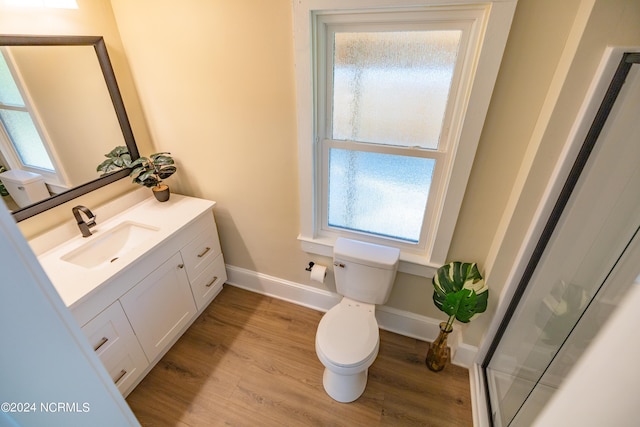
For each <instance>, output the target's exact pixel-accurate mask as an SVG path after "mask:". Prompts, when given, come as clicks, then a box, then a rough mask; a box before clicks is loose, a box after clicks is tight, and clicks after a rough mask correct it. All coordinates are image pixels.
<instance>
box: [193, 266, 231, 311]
mask: <svg viewBox="0 0 640 427" xmlns="http://www.w3.org/2000/svg"><path fill="white" fill-rule="evenodd" d="M226 280H227V270H226V269H225V266H224V258H223V256H222V254H220V255H218V257H217V258H216V259H215V260H214V261H213V262H212V263H210V264H209V265H207V266H206V268H205V269H204V271H203V272H202V274H200V275H199V276H198V277H197V278H196V279H195V280H193V281H192V282H191V290H192V291H193V297H194V299H195V300H196V306H197V307H198V311H202V310H203V309H204V308H205V307H206V306H207V305H209V303H210V302H211V300H212V299H213V298H214V297H215V296H216V295H217V294H218V292H220V290H221V289H222V284H223V283H224V282H225V281H226Z"/></svg>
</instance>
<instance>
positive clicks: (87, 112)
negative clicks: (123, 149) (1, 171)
mask: <svg viewBox="0 0 640 427" xmlns="http://www.w3.org/2000/svg"><path fill="white" fill-rule="evenodd" d="M0 50H1V51H2V54H3V55H4V58H9V59H8V60H7V61H6V62H7V63H8V64H10V65H8V67H10V68H11V70H12V71H11V74H13V75H14V76H18V80H19V82H18V83H17V85H18V86H19V92H20V94H22V95H23V96H22V98H24V99H25V104H28V105H29V109H30V111H29V113H30V114H32V116H35V117H36V120H34V122H36V123H37V129H38V131H37V133H38V134H39V135H40V139H41V140H43V141H45V144H44V145H45V146H47V144H48V148H45V149H43V150H44V151H43V152H45V153H47V154H48V157H49V158H51V167H44V168H41V169H39V170H37V173H38V174H39V175H43V176H45V181H46V183H47V187H48V191H49V193H51V196H50V197H48V198H45V199H43V200H41V201H39V202H36V203H33V204H31V205H28V206H24V207H22V208H20V207H17V205H13V206H14V207H16V209H13V216H14V219H15V220H16V221H21V220H24V219H27V218H30V217H32V216H34V215H37V214H39V213H41V212H44V211H46V210H48V209H51V208H53V207H55V206H58V205H60V204H62V203H65V202H68V201H69V200H72V199H74V198H76V197H79V196H81V195H83V194H86V193H88V192H91V191H93V190H96V189H98V188H100V187H103V186H105V185H107V184H110V183H112V182H115V181H117V180H119V179H121V178H124V177H126V176H128V174H129V171H128V170H121V171H116V172H112V173H110V174H107V175H104V176H100V175H99V174H98V172H96V166H97V165H98V164H99V163H100V162H102V161H103V160H104V154H105V153H108V152H109V151H111V149H113V148H114V147H116V146H118V145H126V146H127V147H128V149H129V153H131V156H132V158H134V159H136V158H138V157H139V154H138V148H137V146H136V143H135V139H134V136H133V132H132V130H131V126H130V124H129V119H128V117H127V113H126V111H125V108H124V103H123V101H122V97H121V95H120V91H119V89H118V84H117V82H116V79H115V74H114V72H113V68H112V66H111V62H110V60H109V56H108V54H107V49H106V45H105V43H104V40H103V38H102V37H100V36H95V37H93V36H0ZM0 59H2V58H0ZM5 71H6V70H5ZM7 74H9V72H6V73H5V75H7ZM0 77H2V76H1V75H0ZM0 83H3V82H0ZM2 87H5V85H4V84H2V85H0V88H2ZM16 93H17V92H16ZM8 96H9V95H6V96H5V94H3V93H0V102H2V100H3V97H4V98H7V97H8ZM3 112H4V111H3ZM0 118H2V117H0ZM3 122H5V120H4V119H3ZM6 122H7V123H8V127H7V126H4V127H0V132H2V135H0V138H4V141H0V143H4V144H5V145H6V144H7V143H8V144H11V143H10V142H9V140H8V137H7V135H8V134H9V133H11V126H12V124H11V123H10V122H11V120H6ZM7 128H8V129H9V130H7ZM36 139H37V138H36ZM24 144H25V145H26V146H27V149H30V148H31V147H32V146H33V145H39V144H40V142H39V141H38V142H36V143H34V142H32V140H31V139H29V138H24ZM20 162H21V157H20V155H16V154H15V153H14V152H13V151H12V150H11V149H9V148H8V146H5V147H3V148H0V164H1V165H4V166H5V167H6V168H7V169H23V167H22V166H20V165H18V163H20ZM47 169H51V170H47ZM29 170H30V171H32V172H34V170H33V169H29ZM8 197H9V196H8ZM8 197H7V199H8ZM9 209H10V210H12V209H11V207H9Z"/></svg>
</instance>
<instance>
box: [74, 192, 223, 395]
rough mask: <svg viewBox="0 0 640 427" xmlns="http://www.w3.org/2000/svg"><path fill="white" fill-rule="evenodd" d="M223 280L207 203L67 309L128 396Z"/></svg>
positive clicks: (216, 291) (219, 249)
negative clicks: (167, 235)
mask: <svg viewBox="0 0 640 427" xmlns="http://www.w3.org/2000/svg"><path fill="white" fill-rule="evenodd" d="M172 197H173V196H172ZM226 280H227V274H226V270H225V264H224V258H223V255H222V250H221V247H220V241H219V238H218V232H217V229H216V224H215V220H214V217H213V213H212V212H211V210H209V211H207V212H204V213H202V214H201V215H199V216H197V217H196V218H195V219H193V220H192V221H190V222H189V223H188V224H187V225H185V226H184V227H183V228H181V229H179V230H178V231H176V232H175V233H174V234H173V235H171V236H170V237H168V238H167V239H166V240H164V241H163V242H161V244H159V245H157V246H156V247H155V248H153V249H151V250H149V251H148V252H147V253H146V254H144V255H143V256H141V257H140V258H139V259H138V260H137V261H135V262H133V263H132V264H131V265H130V266H129V267H128V268H127V269H125V270H123V271H122V272H121V273H120V274H118V275H117V276H114V277H113V278H112V279H110V280H109V282H107V283H105V284H104V285H103V286H101V288H100V290H99V291H96V292H95V293H94V294H93V295H92V296H91V297H90V298H87V299H85V300H84V301H82V303H80V304H76V305H74V306H73V307H72V309H71V311H72V314H73V315H74V317H75V318H76V320H77V321H78V323H80V325H83V326H82V330H83V331H84V333H85V335H86V336H87V338H88V339H89V342H90V343H91V345H92V346H93V348H94V349H95V351H96V354H97V355H98V356H99V357H100V360H101V361H102V362H103V364H104V365H105V367H106V369H107V371H108V372H109V374H110V375H111V378H113V380H114V382H115V383H116V385H117V387H118V389H119V390H120V392H121V393H122V394H123V395H124V396H125V397H126V396H127V395H128V394H129V393H130V392H131V391H132V390H133V388H134V387H135V386H136V385H137V384H138V383H139V382H140V381H141V380H142V378H143V377H144V376H145V375H146V374H147V373H148V372H149V371H150V370H151V368H153V366H154V365H155V364H156V363H157V362H158V361H159V360H160V358H161V357H162V356H163V355H164V354H165V353H166V352H167V351H168V350H169V348H170V347H171V346H172V345H173V344H174V343H175V342H176V341H177V340H178V338H180V336H181V335H182V334H183V333H184V332H185V331H186V329H187V328H188V327H189V326H190V325H191V324H192V323H193V321H194V320H195V319H196V318H197V316H198V315H199V314H200V313H201V312H202V311H203V310H204V309H205V308H206V307H207V306H208V305H209V303H210V302H211V301H212V300H213V299H214V298H215V296H216V295H217V294H218V293H219V292H220V291H221V290H222V285H223V283H224V282H225V281H226Z"/></svg>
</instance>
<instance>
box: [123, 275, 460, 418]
mask: <svg viewBox="0 0 640 427" xmlns="http://www.w3.org/2000/svg"><path fill="white" fill-rule="evenodd" d="M322 314H323V313H320V312H317V311H315V310H312V309H309V308H305V307H301V306H298V305H295V304H291V303H287V302H284V301H281V300H278V299H274V298H270V297H266V296H263V295H259V294H256V293H253V292H248V291H245V290H242V289H239V288H235V287H232V286H227V285H225V288H224V289H223V290H222V292H221V293H220V295H218V297H217V298H216V299H215V300H214V302H213V303H211V305H210V306H209V307H208V308H207V309H206V310H205V311H204V313H203V314H202V315H201V316H200V317H199V318H198V319H197V320H196V321H195V322H194V324H193V325H192V326H191V328H190V329H189V330H188V331H187V332H186V333H185V334H184V335H183V336H182V337H181V338H180V340H179V341H178V342H177V343H176V344H175V345H174V346H173V348H172V349H171V350H169V352H168V353H167V354H166V355H165V356H164V358H163V359H162V360H161V361H160V362H159V363H158V364H157V365H156V366H155V367H154V368H153V370H152V371H151V372H150V373H149V375H147V377H146V378H145V379H144V380H143V381H142V382H141V383H140V385H138V387H137V388H136V389H135V390H134V391H133V392H132V393H131V394H130V395H129V396H128V398H127V401H128V403H129V405H130V406H131V409H132V410H133V412H134V413H135V414H136V416H137V417H138V420H139V421H140V423H141V424H142V425H143V426H193V427H200V426H206V427H208V426H223V425H232V426H438V427H440V426H443V427H444V426H456V427H458V426H470V425H472V416H471V398H470V392H469V376H468V371H467V370H466V369H464V368H460V367H457V366H453V365H449V366H447V367H446V368H445V369H444V371H442V372H439V373H434V372H431V371H429V370H428V369H427V367H426V366H425V364H424V356H425V354H426V351H427V347H428V344H427V343H425V342H422V341H418V340H415V339H412V338H407V337H404V336H401V335H397V334H393V333H390V332H386V331H380V352H379V355H378V358H377V359H376V361H375V362H374V364H373V365H372V366H371V368H369V382H368V384H367V388H366V390H365V392H364V394H363V395H362V396H361V397H360V398H359V399H358V400H357V401H355V402H353V403H348V404H344V403H338V402H335V401H334V400H332V399H331V398H330V397H329V396H327V394H326V393H325V392H324V389H323V388H322V372H323V370H324V367H323V366H322V364H321V363H320V361H319V360H318V358H317V356H316V354H315V347H314V343H315V332H316V328H317V325H318V322H319V321H320V318H321V317H322Z"/></svg>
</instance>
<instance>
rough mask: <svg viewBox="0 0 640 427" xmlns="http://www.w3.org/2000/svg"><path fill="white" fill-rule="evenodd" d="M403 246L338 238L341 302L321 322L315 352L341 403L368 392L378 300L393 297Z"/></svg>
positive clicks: (376, 343) (329, 387)
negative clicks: (390, 295) (401, 247)
mask: <svg viewBox="0 0 640 427" xmlns="http://www.w3.org/2000/svg"><path fill="white" fill-rule="evenodd" d="M399 257H400V250H399V249H397V248H390V247H387V246H382V245H376V244H372V243H365V242H360V241H357V240H350V239H344V238H339V239H337V240H336V243H335V245H334V247H333V265H334V272H335V279H336V289H337V291H338V293H339V294H340V295H342V296H343V298H342V300H341V301H340V302H339V303H338V304H336V305H335V306H334V307H333V308H332V309H331V310H329V311H328V312H327V313H326V314H325V315H324V316H323V317H322V319H321V320H320V324H319V325H318V331H317V332H316V353H317V355H318V358H319V359H320V361H321V362H322V364H323V365H324V366H325V370H324V375H323V384H324V389H325V391H326V392H327V394H328V395H329V396H331V397H332V398H333V399H334V400H337V401H338V402H344V403H347V402H353V401H354V400H356V399H357V398H358V397H360V395H362V393H363V392H364V388H365V386H366V385H367V372H368V369H369V366H371V364H372V363H373V361H374V360H375V359H376V357H377V356H378V347H379V345H380V335H379V330H378V322H377V321H376V317H375V309H376V304H384V303H385V302H386V301H387V299H388V298H389V294H390V293H391V288H392V287H393V281H394V279H395V277H396V271H397V269H398V259H399Z"/></svg>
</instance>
